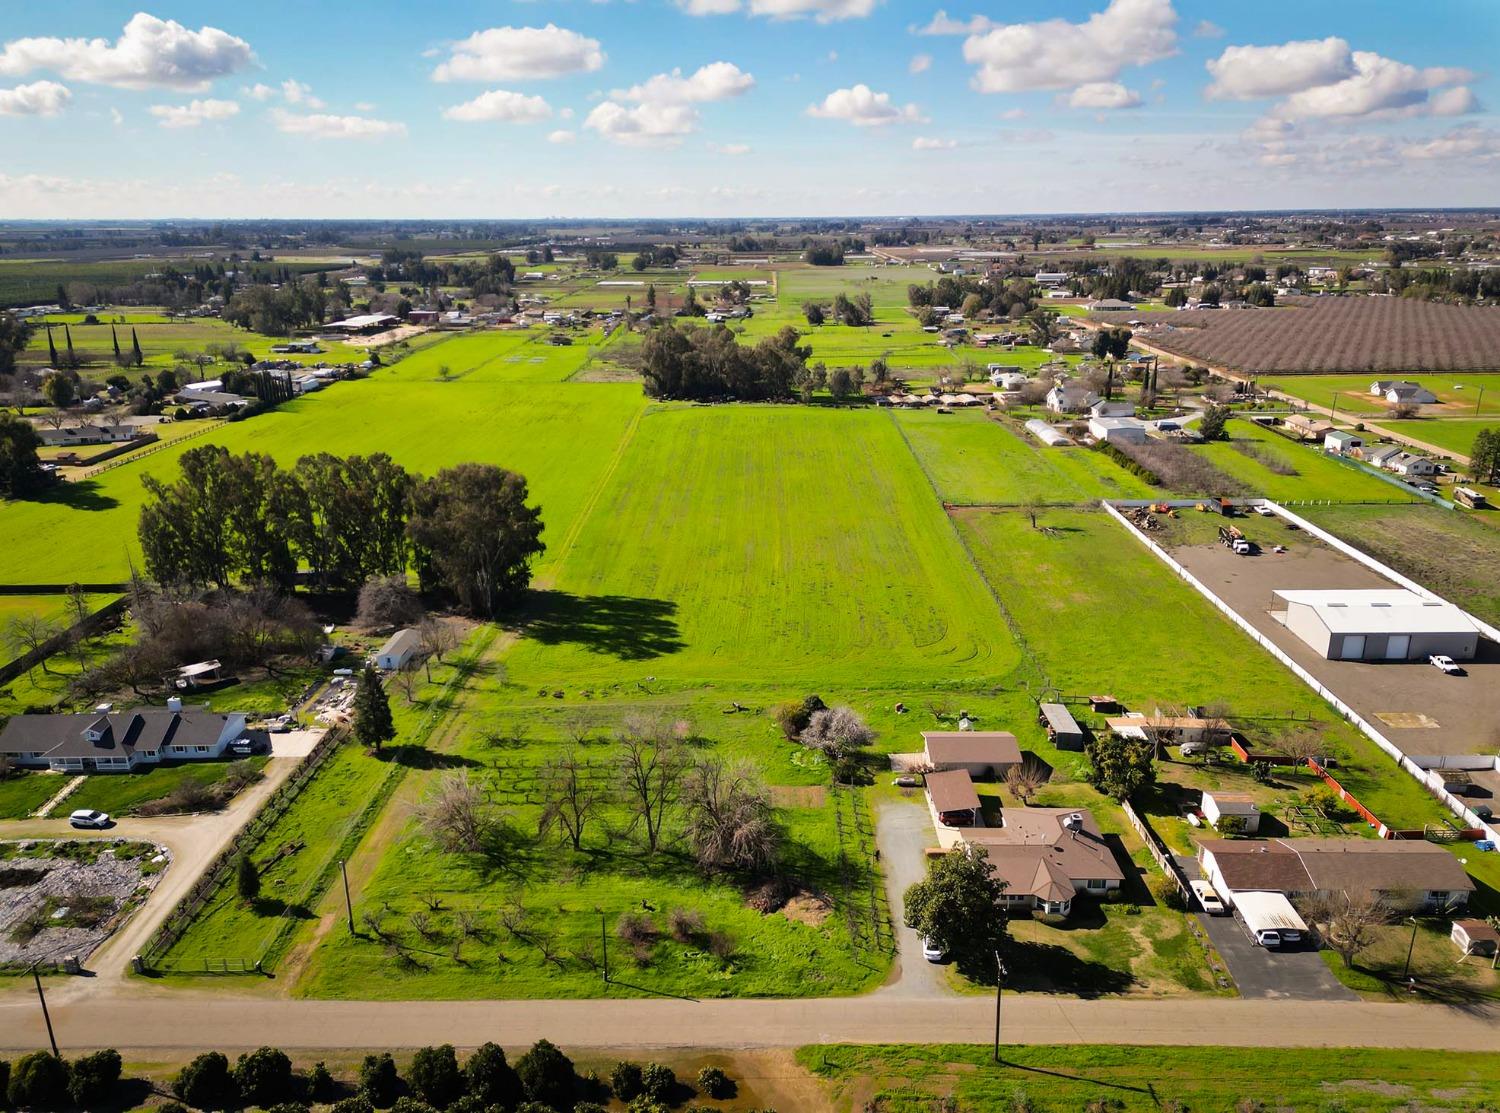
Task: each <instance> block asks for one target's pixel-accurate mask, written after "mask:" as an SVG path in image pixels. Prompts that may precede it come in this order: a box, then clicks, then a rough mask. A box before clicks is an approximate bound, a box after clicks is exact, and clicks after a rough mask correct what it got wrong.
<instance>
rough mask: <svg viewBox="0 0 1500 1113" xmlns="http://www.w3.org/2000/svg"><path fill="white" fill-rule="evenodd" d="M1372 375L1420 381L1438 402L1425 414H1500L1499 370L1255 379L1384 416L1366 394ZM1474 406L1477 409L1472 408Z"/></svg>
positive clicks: (1341, 408) (1343, 409) (1343, 408)
mask: <svg viewBox="0 0 1500 1113" xmlns="http://www.w3.org/2000/svg"><path fill="white" fill-rule="evenodd" d="M1376 378H1382V379H1394V378H1404V379H1406V380H1408V381H1410V382H1414V383H1420V384H1421V385H1422V386H1424V387H1426V388H1427V389H1428V390H1430V391H1432V393H1433V394H1435V395H1437V398H1438V403H1437V405H1432V406H1423V407H1422V412H1423V414H1424V415H1426V416H1428V417H1435V416H1442V417H1483V416H1484V415H1485V414H1500V373H1493V372H1486V373H1479V374H1475V373H1473V372H1462V371H1460V372H1452V371H1449V372H1432V371H1423V372H1418V373H1416V374H1413V375H1406V376H1398V375H1385V374H1382V375H1379V376H1376V375H1261V376H1257V378H1256V382H1258V383H1259V384H1260V385H1261V386H1263V387H1267V388H1269V389H1272V390H1279V391H1281V392H1282V393H1283V394H1290V395H1292V396H1293V397H1294V398H1301V399H1302V400H1303V401H1306V402H1311V403H1313V404H1314V405H1316V406H1324V407H1332V406H1333V396H1334V394H1335V393H1337V394H1338V396H1339V397H1338V411H1337V412H1338V413H1340V414H1359V415H1362V416H1368V417H1377V418H1378V417H1384V416H1385V412H1386V410H1387V409H1389V408H1390V407H1389V405H1388V404H1387V403H1386V401H1385V400H1384V399H1383V398H1376V397H1375V396H1373V395H1372V394H1371V393H1370V383H1371V382H1373V381H1374V380H1375V379H1376ZM1480 387H1483V388H1484V398H1483V399H1481V398H1480V397H1479V388H1480ZM1476 406H1478V407H1479V409H1478V412H1477V413H1476V412H1475V407H1476Z"/></svg>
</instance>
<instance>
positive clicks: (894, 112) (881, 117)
mask: <svg viewBox="0 0 1500 1113" xmlns="http://www.w3.org/2000/svg"><path fill="white" fill-rule="evenodd" d="M807 114H808V115H809V116H815V117H817V118H818V119H820V120H844V121H847V122H848V123H851V124H853V125H854V126H855V127H861V128H867V127H882V126H884V125H886V124H916V123H922V122H923V117H922V113H921V111H920V110H919V109H918V108H917V106H916V105H915V104H907V105H897V104H895V103H894V102H892V100H891V95H890V94H889V93H877V92H875V91H874V90H873V89H871V88H870V87H869V86H868V85H865V84H863V83H861V84H859V85H855V86H853V87H851V88H848V89H835V90H834V91H833V92H831V93H829V94H828V95H827V96H826V97H824V98H823V100H822V103H820V104H813V105H809V106H808V109H807Z"/></svg>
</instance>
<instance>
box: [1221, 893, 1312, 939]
mask: <svg viewBox="0 0 1500 1113" xmlns="http://www.w3.org/2000/svg"><path fill="white" fill-rule="evenodd" d="M1234 911H1235V915H1237V916H1239V918H1240V921H1241V922H1242V923H1243V924H1244V925H1245V927H1246V928H1248V929H1249V930H1250V934H1251V935H1252V936H1253V937H1254V938H1255V942H1256V943H1258V944H1259V945H1260V946H1262V947H1282V946H1286V945H1288V944H1295V943H1300V942H1302V937H1303V936H1305V935H1306V934H1307V925H1306V924H1305V923H1303V922H1302V917H1301V916H1299V915H1297V910H1296V909H1295V908H1293V907H1292V902H1291V901H1289V900H1287V899H1286V897H1284V896H1282V895H1281V894H1280V893H1261V892H1240V893H1235V894H1234Z"/></svg>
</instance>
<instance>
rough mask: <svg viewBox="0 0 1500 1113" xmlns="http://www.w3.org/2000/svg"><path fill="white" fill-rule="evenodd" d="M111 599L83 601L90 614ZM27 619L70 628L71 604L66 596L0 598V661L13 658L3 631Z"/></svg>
mask: <svg viewBox="0 0 1500 1113" xmlns="http://www.w3.org/2000/svg"><path fill="white" fill-rule="evenodd" d="M115 598H117V597H116V596H113V595H86V596H84V601H85V604H86V605H87V607H88V610H89V613H90V614H92V613H93V612H94V611H97V610H98V609H99V608H100V607H102V606H104V605H105V604H106V603H109V602H112V601H113V600H114V599H115ZM29 615H37V616H39V617H41V618H44V619H46V620H47V621H49V622H55V623H57V624H58V625H60V626H70V625H72V623H73V604H72V601H71V600H70V599H69V598H68V596H66V595H0V657H3V658H4V659H6V660H9V659H10V658H11V657H13V656H15V647H14V646H13V645H11V644H9V639H8V637H7V633H6V630H7V628H8V627H9V626H10V625H11V623H12V622H14V621H15V620H17V619H20V618H25V617H27V616H29ZM6 650H9V651H10V652H5V651H6Z"/></svg>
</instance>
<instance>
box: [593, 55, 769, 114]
mask: <svg viewBox="0 0 1500 1113" xmlns="http://www.w3.org/2000/svg"><path fill="white" fill-rule="evenodd" d="M754 87H755V78H754V77H753V76H752V75H751V74H748V73H746V72H745V71H743V70H742V69H740V68H739V67H738V66H736V65H735V64H734V63H733V62H710V63H709V64H708V65H706V66H700V67H699V68H698V69H697V70H696V71H695V72H694V73H692V74H691V75H690V76H688V77H683V76H682V71H681V70H680V69H676V70H673V71H672V72H671V73H659V74H657V75H656V76H655V77H652V78H650V79H648V80H646V81H643V82H641V83H640V84H639V85H632V86H631V87H630V88H629V89H616V90H615V91H614V92H613V93H611V94H610V96H611V97H613V98H614V99H615V100H628V101H636V102H643V101H651V102H654V103H657V104H703V103H706V102H709V101H718V100H728V99H729V98H730V97H737V96H740V95H742V94H744V93H747V92H749V91H750V90H751V89H753V88H754Z"/></svg>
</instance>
